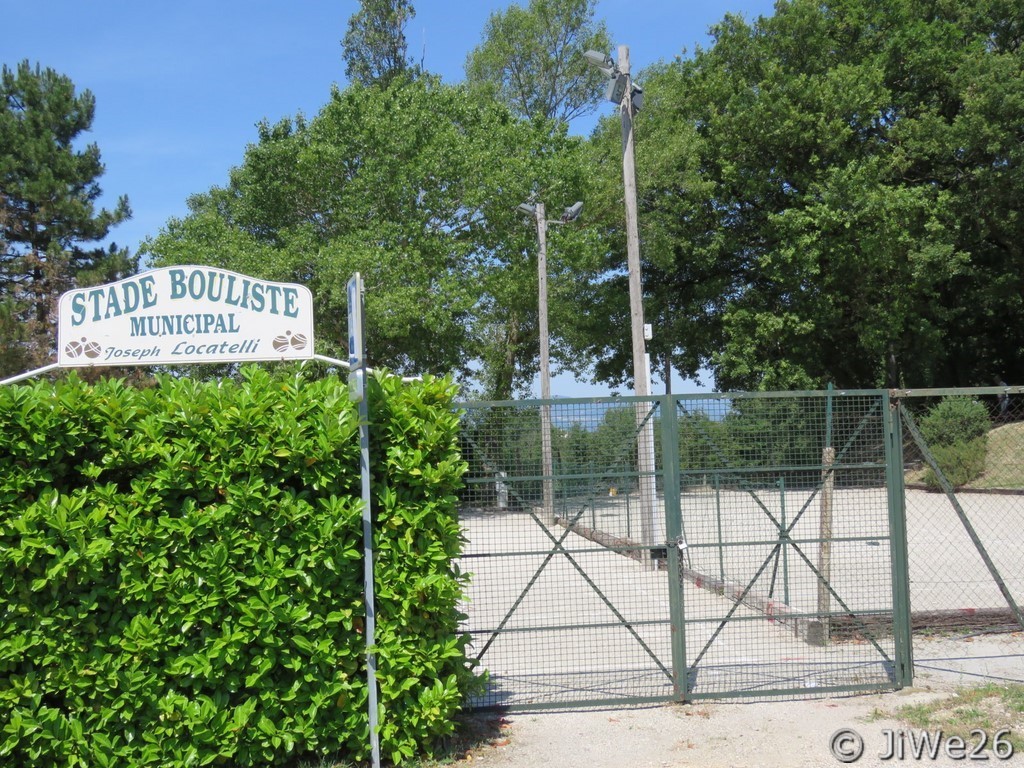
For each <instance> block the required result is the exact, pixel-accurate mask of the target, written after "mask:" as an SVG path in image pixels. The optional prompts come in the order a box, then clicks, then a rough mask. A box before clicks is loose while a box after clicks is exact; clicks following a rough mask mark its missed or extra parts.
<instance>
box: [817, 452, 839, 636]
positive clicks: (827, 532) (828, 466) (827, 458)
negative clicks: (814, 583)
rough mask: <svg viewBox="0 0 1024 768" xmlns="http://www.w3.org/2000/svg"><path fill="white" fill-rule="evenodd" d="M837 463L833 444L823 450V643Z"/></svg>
mask: <svg viewBox="0 0 1024 768" xmlns="http://www.w3.org/2000/svg"><path fill="white" fill-rule="evenodd" d="M835 463H836V449H835V448H833V447H832V446H828V447H827V448H824V449H822V451H821V507H820V513H821V520H820V524H819V533H818V538H820V539H821V542H820V543H819V544H818V572H819V573H820V574H821V577H820V578H819V579H818V622H819V624H820V632H821V635H820V637H817V638H815V639H816V640H817V641H818V642H819V643H820V644H821V645H828V642H829V636H830V628H829V614H831V613H832V594H831V593H830V592H829V591H828V590H829V583H830V582H831V580H832V495H833V492H834V491H835V473H834V472H833V469H832V467H833V465H834V464H835Z"/></svg>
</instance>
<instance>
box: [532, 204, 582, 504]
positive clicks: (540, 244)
mask: <svg viewBox="0 0 1024 768" xmlns="http://www.w3.org/2000/svg"><path fill="white" fill-rule="evenodd" d="M516 209H517V210H519V211H522V212H523V213H525V214H526V215H528V216H532V217H533V218H534V220H535V222H536V225H537V333H538V336H539V337H540V399H541V400H542V401H543V402H542V404H541V407H540V428H541V433H540V434H541V438H540V445H541V464H542V467H541V471H542V472H543V475H544V480H543V486H544V513H545V515H546V516H547V518H548V519H549V520H554V515H555V492H554V460H553V458H552V447H551V405H550V404H549V403H548V401H549V400H551V354H550V334H549V332H548V246H547V241H548V238H547V234H548V224H565V223H568V222H570V221H575V220H576V219H577V218H579V215H580V212H581V211H582V210H583V203H582V202H579V201H577V202H576V203H574V204H573V205H570V206H569V207H568V208H566V209H565V211H564V212H563V213H562V218H561V221H548V220H547V217H546V213H545V210H544V203H542V202H540V201H537V202H536V203H520V204H519V205H517V206H516Z"/></svg>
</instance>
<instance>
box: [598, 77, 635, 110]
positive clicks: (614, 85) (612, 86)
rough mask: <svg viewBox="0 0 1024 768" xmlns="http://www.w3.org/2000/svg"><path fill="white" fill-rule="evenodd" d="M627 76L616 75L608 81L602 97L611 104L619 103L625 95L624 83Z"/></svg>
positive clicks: (626, 81) (627, 80)
mask: <svg viewBox="0 0 1024 768" xmlns="http://www.w3.org/2000/svg"><path fill="white" fill-rule="evenodd" d="M628 82H629V78H628V77H627V76H626V75H616V76H615V77H613V78H612V79H611V80H609V81H608V88H606V89H605V92H604V97H605V98H606V99H608V101H610V102H612V104H621V103H622V99H623V97H624V96H625V95H626V85H627V83H628Z"/></svg>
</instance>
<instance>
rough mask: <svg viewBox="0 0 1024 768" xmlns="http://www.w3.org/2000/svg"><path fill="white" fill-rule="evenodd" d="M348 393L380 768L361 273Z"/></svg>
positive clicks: (351, 297)
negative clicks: (353, 407)
mask: <svg viewBox="0 0 1024 768" xmlns="http://www.w3.org/2000/svg"><path fill="white" fill-rule="evenodd" d="M347 292H348V362H349V374H348V391H349V397H350V398H351V399H352V400H353V401H354V402H355V403H357V405H358V413H359V468H360V475H361V479H362V496H363V589H364V593H365V594H364V602H365V603H366V626H365V628H364V629H365V634H366V687H367V693H368V696H367V702H368V703H367V707H368V708H369V717H370V751H371V757H372V759H373V768H380V732H379V724H378V717H377V658H376V655H375V653H374V649H373V646H374V644H375V643H376V639H375V635H376V629H377V628H376V623H377V608H376V604H375V598H374V589H373V515H372V509H371V506H370V500H371V499H370V408H369V403H368V402H367V397H366V355H365V352H364V349H363V341H364V339H363V279H362V277H361V276H360V274H359V273H358V272H356V273H355V274H354V275H352V278H351V279H350V280H349V281H348V286H347Z"/></svg>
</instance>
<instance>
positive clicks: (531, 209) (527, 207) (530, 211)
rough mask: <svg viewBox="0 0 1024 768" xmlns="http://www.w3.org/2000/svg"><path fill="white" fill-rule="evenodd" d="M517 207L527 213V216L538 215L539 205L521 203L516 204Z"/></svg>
mask: <svg viewBox="0 0 1024 768" xmlns="http://www.w3.org/2000/svg"><path fill="white" fill-rule="evenodd" d="M516 208H517V209H518V210H520V211H522V212H523V213H525V214H526V215H527V216H536V215H537V206H536V205H532V204H531V203H520V204H519V205H517V206H516Z"/></svg>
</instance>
